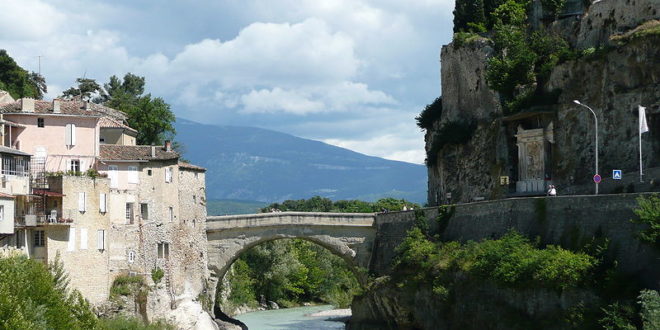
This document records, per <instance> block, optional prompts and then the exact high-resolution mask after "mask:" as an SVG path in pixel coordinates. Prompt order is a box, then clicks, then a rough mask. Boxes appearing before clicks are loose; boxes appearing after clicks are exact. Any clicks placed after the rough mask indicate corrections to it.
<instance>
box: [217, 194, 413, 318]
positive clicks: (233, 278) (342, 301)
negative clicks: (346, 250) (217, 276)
mask: <svg viewBox="0 0 660 330" xmlns="http://www.w3.org/2000/svg"><path fill="white" fill-rule="evenodd" d="M404 207H405V208H406V209H411V208H415V209H418V208H420V206H419V205H418V204H415V203H411V202H409V201H406V200H403V199H395V198H383V199H380V200H378V201H376V202H373V203H371V202H364V201H359V200H341V201H332V200H330V199H328V198H323V197H319V196H316V197H312V198H310V199H301V200H287V201H284V202H282V203H273V204H270V205H268V206H266V207H264V208H262V209H261V211H262V212H286V211H297V212H345V213H373V212H381V211H400V210H402V209H404ZM355 271H357V270H354V269H350V268H349V267H348V264H347V263H346V261H344V260H343V259H341V258H340V257H338V256H336V255H333V254H332V253H331V252H330V251H329V250H327V249H326V248H324V247H321V246H319V245H317V244H315V243H312V242H309V241H306V240H302V239H282V240H275V241H270V242H265V243H263V244H260V245H257V246H255V247H254V248H252V249H250V250H248V251H246V252H245V253H244V254H242V255H241V256H240V257H239V258H238V259H237V260H236V261H235V262H234V264H233V265H232V268H231V269H230V271H229V272H228V274H227V278H226V281H225V282H224V283H225V285H224V287H222V288H221V289H220V297H221V298H220V299H218V301H220V302H221V304H222V305H223V306H222V307H223V308H222V309H223V310H225V311H228V312H230V311H233V310H236V309H237V308H238V307H240V306H247V307H248V308H251V309H255V308H258V307H260V306H265V307H270V306H268V305H269V302H275V303H276V304H277V305H278V306H279V307H294V306H300V305H302V304H305V303H322V304H331V305H334V306H335V307H341V308H345V307H348V306H349V305H350V304H351V301H352V299H353V296H354V295H356V294H359V293H360V291H361V288H360V285H359V284H358V281H357V278H356V276H355V273H354V272H355ZM222 296H224V297H225V300H224V301H223V299H222ZM230 313H231V312H230Z"/></svg>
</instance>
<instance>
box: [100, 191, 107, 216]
mask: <svg viewBox="0 0 660 330" xmlns="http://www.w3.org/2000/svg"><path fill="white" fill-rule="evenodd" d="M106 203H107V200H106V195H105V194H104V193H101V195H99V211H100V212H101V213H105V212H107V204H106Z"/></svg>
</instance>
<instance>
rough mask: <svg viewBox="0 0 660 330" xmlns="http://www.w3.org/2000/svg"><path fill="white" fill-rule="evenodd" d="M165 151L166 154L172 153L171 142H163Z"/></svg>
mask: <svg viewBox="0 0 660 330" xmlns="http://www.w3.org/2000/svg"><path fill="white" fill-rule="evenodd" d="M165 151H166V152H170V151H172V142H171V141H170V140H165Z"/></svg>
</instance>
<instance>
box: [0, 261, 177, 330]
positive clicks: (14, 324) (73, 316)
mask: <svg viewBox="0 0 660 330" xmlns="http://www.w3.org/2000/svg"><path fill="white" fill-rule="evenodd" d="M0 329H99V330H106V329H108V330H110V329H132V330H133V329H134V330H152V329H154V330H155V329H174V327H173V326H172V325H170V324H167V323H165V322H155V323H152V324H147V323H145V322H143V321H141V320H139V319H137V318H126V317H116V318H98V317H97V316H96V315H95V314H94V310H93V309H92V307H91V306H90V304H89V303H88V302H87V301H86V300H85V299H84V298H83V297H82V295H81V294H80V292H78V291H77V290H75V289H70V288H69V280H68V277H67V275H66V273H65V272H64V270H63V267H62V263H61V262H60V261H59V258H56V259H55V261H54V262H52V263H50V264H49V265H44V264H43V263H41V262H38V261H36V260H33V259H28V258H27V257H25V256H24V255H22V254H20V253H18V251H14V252H11V253H6V255H2V256H0Z"/></svg>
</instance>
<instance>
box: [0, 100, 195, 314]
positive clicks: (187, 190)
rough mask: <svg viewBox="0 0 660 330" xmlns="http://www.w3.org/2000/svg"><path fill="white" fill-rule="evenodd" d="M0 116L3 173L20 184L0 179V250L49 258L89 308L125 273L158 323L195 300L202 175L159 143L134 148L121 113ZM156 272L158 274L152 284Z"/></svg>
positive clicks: (80, 106)
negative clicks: (139, 279) (141, 283)
mask: <svg viewBox="0 0 660 330" xmlns="http://www.w3.org/2000/svg"><path fill="white" fill-rule="evenodd" d="M0 117H1V118H0V120H2V122H3V125H2V129H3V133H4V138H3V142H5V146H4V147H0V154H1V155H2V157H3V164H7V165H6V166H4V167H3V173H5V171H10V170H13V171H17V173H21V174H22V176H20V175H19V176H17V175H14V176H15V177H20V178H22V180H23V181H21V182H22V185H21V184H19V183H14V181H16V180H13V179H12V180H13V181H12V180H10V181H6V180H3V186H2V187H3V189H0V235H4V236H0V239H1V240H0V244H2V245H13V246H16V247H19V248H22V249H23V250H24V251H25V252H26V253H27V255H28V256H29V257H30V258H34V259H37V260H40V261H42V262H44V263H47V262H52V261H53V260H55V258H59V259H60V260H61V261H62V262H63V265H64V269H65V270H66V271H67V272H68V274H69V278H70V280H71V286H72V287H73V288H76V289H78V290H80V291H81V293H82V294H83V296H84V297H85V298H87V299H88V300H89V301H90V302H91V303H92V304H94V305H100V304H103V303H104V302H106V301H107V300H108V298H109V295H110V289H111V286H112V283H113V281H114V279H115V278H116V277H117V276H119V275H127V274H134V275H142V276H143V277H144V278H145V280H146V281H147V283H149V284H151V285H154V287H155V288H156V289H155V290H152V291H151V292H150V294H149V297H148V298H149V304H148V308H147V311H146V312H147V316H148V317H150V318H161V317H168V314H170V313H169V312H170V311H171V310H172V309H175V308H176V306H177V304H178V303H179V302H181V301H192V300H195V299H197V297H198V296H200V294H201V293H202V292H203V290H204V289H205V283H206V278H207V270H206V258H207V255H206V206H205V204H206V195H205V176H204V173H205V169H203V168H201V167H198V166H195V165H191V164H187V163H183V162H180V161H179V154H178V153H177V152H175V151H174V150H172V149H171V144H170V143H169V142H166V144H165V145H164V146H140V145H136V137H137V131H136V130H134V129H133V128H131V127H129V126H128V125H127V124H126V122H125V120H126V116H125V115H124V114H123V113H121V112H120V111H116V110H114V109H110V108H107V107H104V106H100V105H96V104H90V103H85V102H79V101H61V100H54V101H52V102H48V101H35V100H31V99H20V100H17V101H12V100H10V101H8V102H6V103H4V104H0ZM30 156H31V157H30ZM5 158H6V159H11V160H12V161H13V162H9V161H7V162H4V160H5ZM3 178H4V177H3ZM7 178H9V177H7ZM7 180H8V179H7ZM5 187H8V188H6V189H5ZM19 188H20V189H19ZM21 189H22V190H21ZM14 200H15V201H16V202H15V205H16V207H15V209H16V212H15V213H16V215H15V216H14V215H13V213H14V211H13V209H12V206H13V204H12V201H14ZM3 209H4V211H5V212H7V214H8V215H9V213H10V212H11V213H12V215H11V218H12V223H11V224H9V222H5V221H4V219H2V210H3ZM14 219H16V221H15V223H14ZM156 269H161V270H163V272H164V274H165V275H164V278H163V280H162V283H159V284H158V285H155V284H156V283H153V281H152V279H151V273H152V271H154V270H156ZM175 314H176V313H175ZM174 321H175V322H176V320H174Z"/></svg>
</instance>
